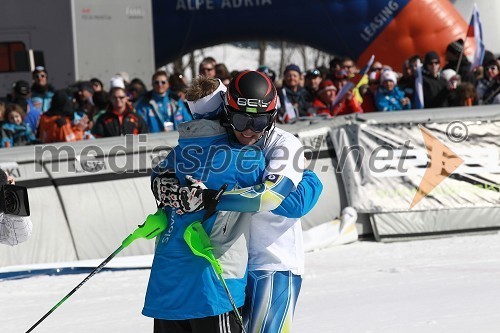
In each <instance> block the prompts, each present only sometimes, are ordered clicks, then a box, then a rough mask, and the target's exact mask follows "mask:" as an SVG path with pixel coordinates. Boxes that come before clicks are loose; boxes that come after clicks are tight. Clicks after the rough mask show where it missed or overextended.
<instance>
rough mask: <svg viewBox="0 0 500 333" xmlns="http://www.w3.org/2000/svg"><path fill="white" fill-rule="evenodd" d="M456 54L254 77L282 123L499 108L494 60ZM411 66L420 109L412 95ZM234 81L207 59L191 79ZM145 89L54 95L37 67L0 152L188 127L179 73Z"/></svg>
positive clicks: (86, 84) (17, 98)
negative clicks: (273, 91) (270, 87)
mask: <svg viewBox="0 0 500 333" xmlns="http://www.w3.org/2000/svg"><path fill="white" fill-rule="evenodd" d="M463 49H464V43H463V40H461V39H460V40H457V41H454V42H452V43H450V44H449V45H448V47H447V49H446V54H445V58H444V63H442V61H441V58H440V57H439V55H438V54H437V53H436V52H435V51H429V52H427V53H426V54H425V55H424V56H423V57H420V56H419V55H415V56H412V57H410V58H409V59H408V60H406V61H404V63H403V64H402V67H401V72H399V71H398V70H397V69H393V68H391V67H390V66H388V65H384V64H382V63H380V62H378V61H375V62H374V63H373V64H372V66H371V67H370V68H369V70H368V73H366V75H364V76H362V77H361V75H360V71H359V69H358V65H359V64H356V62H355V61H354V60H353V59H351V58H347V57H346V58H338V57H334V58H333V59H332V60H331V61H330V62H329V64H328V67H327V66H319V67H318V68H312V69H308V70H306V71H305V72H303V71H302V69H301V68H300V67H299V66H297V65H296V64H289V65H287V66H286V68H285V70H284V72H283V73H282V75H277V73H276V72H275V71H273V70H272V69H271V68H269V67H268V66H265V65H261V66H259V67H258V69H257V70H258V71H260V72H262V73H264V74H265V75H267V76H268V77H269V78H270V79H271V80H272V81H273V82H274V83H275V85H276V87H277V88H278V95H279V106H278V117H277V119H278V122H280V123H289V122H293V121H295V120H296V119H299V118H301V117H315V116H320V117H328V118H329V117H335V116H339V115H346V114H351V113H363V112H388V111H399V110H412V109H418V108H422V107H423V108H441V107H449V106H471V105H479V104H500V75H499V74H500V71H499V68H500V62H499V59H497V58H495V56H494V55H493V54H492V53H491V52H488V51H487V52H486V54H485V57H484V61H483V63H482V66H480V67H478V68H471V63H470V62H469V60H468V59H467V57H465V55H464V54H463ZM419 63H421V64H422V81H421V82H422V90H423V106H422V101H417V97H418V94H417V93H416V78H417V71H418V68H419ZM237 73H238V71H236V70H234V71H232V72H230V71H229V70H228V68H227V67H226V65H225V64H223V63H217V61H216V60H215V59H214V58H212V57H207V58H205V59H203V60H202V61H201V63H200V64H199V67H198V74H199V75H205V76H208V77H217V78H219V79H220V80H221V81H222V82H223V83H224V84H228V83H229V81H230V79H231V78H232V77H234V75H235V74H237ZM353 82H355V83H356V84H353ZM151 86H152V89H151V90H148V89H147V86H146V84H145V83H144V82H143V81H142V80H140V79H138V78H134V79H132V80H129V77H128V74H127V73H125V72H121V73H118V74H116V75H115V76H113V77H112V78H111V80H110V89H109V91H106V90H104V84H103V82H102V81H101V80H100V79H99V78H91V79H90V80H89V81H81V82H77V83H75V84H74V85H72V86H70V87H64V88H63V89H60V90H56V89H55V88H54V87H53V86H52V85H51V84H50V77H49V73H48V71H47V69H45V68H44V67H36V68H35V70H34V71H33V73H32V83H31V84H30V83H28V82H26V81H17V82H15V83H14V85H13V88H12V91H11V92H9V93H8V94H7V96H6V98H4V99H3V100H2V101H0V126H1V133H0V135H1V136H0V139H1V146H2V147H12V146H20V145H29V144H35V143H52V142H71V141H78V140H89V139H95V138H101V137H111V136H120V135H125V134H141V133H155V132H165V131H173V130H176V129H177V125H178V124H179V123H180V122H183V121H189V120H191V119H192V116H191V113H190V111H189V108H188V106H187V103H185V96H184V93H185V90H186V88H187V87H188V83H187V82H186V80H185V77H184V75H183V74H182V73H177V72H175V73H172V74H169V73H167V72H166V71H163V70H159V71H157V72H155V73H154V74H153V75H152V79H151ZM59 88H60V87H59Z"/></svg>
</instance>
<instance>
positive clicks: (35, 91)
mask: <svg viewBox="0 0 500 333" xmlns="http://www.w3.org/2000/svg"><path fill="white" fill-rule="evenodd" d="M48 78H49V74H48V73H47V70H46V69H45V67H43V66H37V67H35V70H34V71H33V85H32V86H31V98H32V99H33V98H41V99H42V102H41V106H40V111H42V112H45V111H47V110H48V109H49V108H50V102H51V100H52V96H54V92H55V89H54V87H52V85H50V84H49V83H48V81H47V80H48Z"/></svg>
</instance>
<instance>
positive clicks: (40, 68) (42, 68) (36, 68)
mask: <svg viewBox="0 0 500 333" xmlns="http://www.w3.org/2000/svg"><path fill="white" fill-rule="evenodd" d="M38 73H45V74H46V75H48V73H47V70H46V69H45V67H43V66H36V67H35V70H34V71H33V75H35V74H38Z"/></svg>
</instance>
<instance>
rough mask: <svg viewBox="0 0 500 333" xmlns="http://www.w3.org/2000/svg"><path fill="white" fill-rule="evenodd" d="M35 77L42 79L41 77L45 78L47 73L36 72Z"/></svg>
mask: <svg viewBox="0 0 500 333" xmlns="http://www.w3.org/2000/svg"><path fill="white" fill-rule="evenodd" d="M35 77H36V78H38V79H43V78H46V77H47V75H45V74H36V75H35Z"/></svg>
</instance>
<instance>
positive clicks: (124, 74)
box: [115, 72, 130, 83]
mask: <svg viewBox="0 0 500 333" xmlns="http://www.w3.org/2000/svg"><path fill="white" fill-rule="evenodd" d="M115 76H120V77H121V78H122V80H123V82H124V83H125V82H126V83H129V82H130V75H128V73H127V72H118V73H116V74H115Z"/></svg>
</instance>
